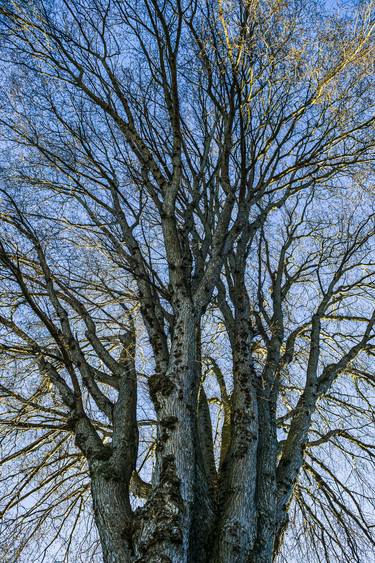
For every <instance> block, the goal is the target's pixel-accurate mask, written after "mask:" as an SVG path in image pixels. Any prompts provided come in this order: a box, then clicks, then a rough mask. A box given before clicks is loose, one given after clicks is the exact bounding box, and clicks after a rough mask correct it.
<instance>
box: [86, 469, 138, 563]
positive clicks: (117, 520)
mask: <svg viewBox="0 0 375 563" xmlns="http://www.w3.org/2000/svg"><path fill="white" fill-rule="evenodd" d="M90 473H91V495H92V499H93V506H94V514H95V522H96V526H97V528H98V532H99V537H100V542H101V545H102V550H103V560H104V563H130V562H131V561H133V548H132V515H131V508H130V503H129V496H128V491H127V490H126V486H124V482H123V480H122V479H121V477H120V476H117V475H116V471H115V470H114V468H113V465H112V464H111V463H110V461H99V460H96V461H94V462H93V463H92V464H91V466H90Z"/></svg>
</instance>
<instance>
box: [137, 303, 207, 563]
mask: <svg viewBox="0 0 375 563" xmlns="http://www.w3.org/2000/svg"><path fill="white" fill-rule="evenodd" d="M178 310H179V314H178V317H177V320H176V323H175V326H174V334H173V341H172V346H171V354H170V362H169V366H168V370H167V373H166V374H165V375H155V376H154V377H153V378H151V381H150V391H151V395H152V397H153V401H154V404H155V405H156V410H157V416H158V420H159V425H160V432H159V443H158V456H157V457H158V459H157V464H158V468H157V477H156V483H155V487H154V492H153V493H152V495H151V497H150V499H149V500H148V502H147V503H146V505H145V507H144V508H143V509H142V510H141V511H139V514H138V520H137V526H138V527H139V529H138V532H137V539H136V544H137V547H136V550H137V555H138V557H139V559H138V561H143V562H145V563H146V561H147V562H148V563H149V562H153V561H155V562H156V561H158V562H160V561H171V562H175V563H183V562H186V561H188V560H189V557H190V555H189V554H190V553H191V551H192V550H193V551H195V553H196V559H195V560H196V561H197V562H198V561H199V560H200V559H201V558H202V557H204V556H203V555H202V554H204V551H205V550H204V547H203V546H201V545H198V544H199V543H201V542H202V541H203V540H204V541H206V540H207V539H208V531H209V522H210V516H209V515H208V514H207V515H205V516H203V514H202V511H205V510H206V509H207V511H209V510H210V499H209V487H208V480H207V476H206V470H205V467H204V463H203V459H202V456H201V455H200V453H199V452H200V450H199V440H198V435H197V432H198V425H197V398H198V389H199V379H198V380H197V350H196V328H197V320H196V316H195V314H194V310H193V306H192V304H191V302H189V300H188V299H186V300H184V301H183V302H181V303H180V304H179V309H178ZM197 495H199V496H200V501H199V503H197V502H196V499H197ZM211 519H212V518H211ZM206 527H207V532H206V530H205V528H206ZM193 530H195V535H196V540H197V541H194V540H192V534H194V532H193Z"/></svg>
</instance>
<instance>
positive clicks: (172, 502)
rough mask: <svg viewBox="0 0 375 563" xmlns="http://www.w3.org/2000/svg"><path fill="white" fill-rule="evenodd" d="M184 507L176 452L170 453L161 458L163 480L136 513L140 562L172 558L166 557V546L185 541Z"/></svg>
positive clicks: (137, 560)
mask: <svg viewBox="0 0 375 563" xmlns="http://www.w3.org/2000/svg"><path fill="white" fill-rule="evenodd" d="M182 511H183V501H182V497H181V493H180V479H179V478H178V477H177V474H176V465H175V460H174V456H173V455H166V456H164V457H163V458H162V462H161V472H160V481H159V484H158V485H157V486H156V487H155V489H154V490H153V492H152V493H151V495H150V497H149V499H148V501H147V503H146V504H145V506H144V507H143V508H140V509H139V510H138V511H137V513H136V525H135V529H136V530H137V536H138V537H137V538H136V542H135V543H136V546H137V548H136V550H137V555H138V558H137V559H136V562H137V563H146V562H147V563H149V562H151V561H158V562H159V561H160V562H161V561H167V560H168V559H162V556H163V553H164V554H165V551H166V550H165V546H166V545H171V544H172V545H180V544H181V543H182V526H181V513H182ZM167 551H168V550H167Z"/></svg>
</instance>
